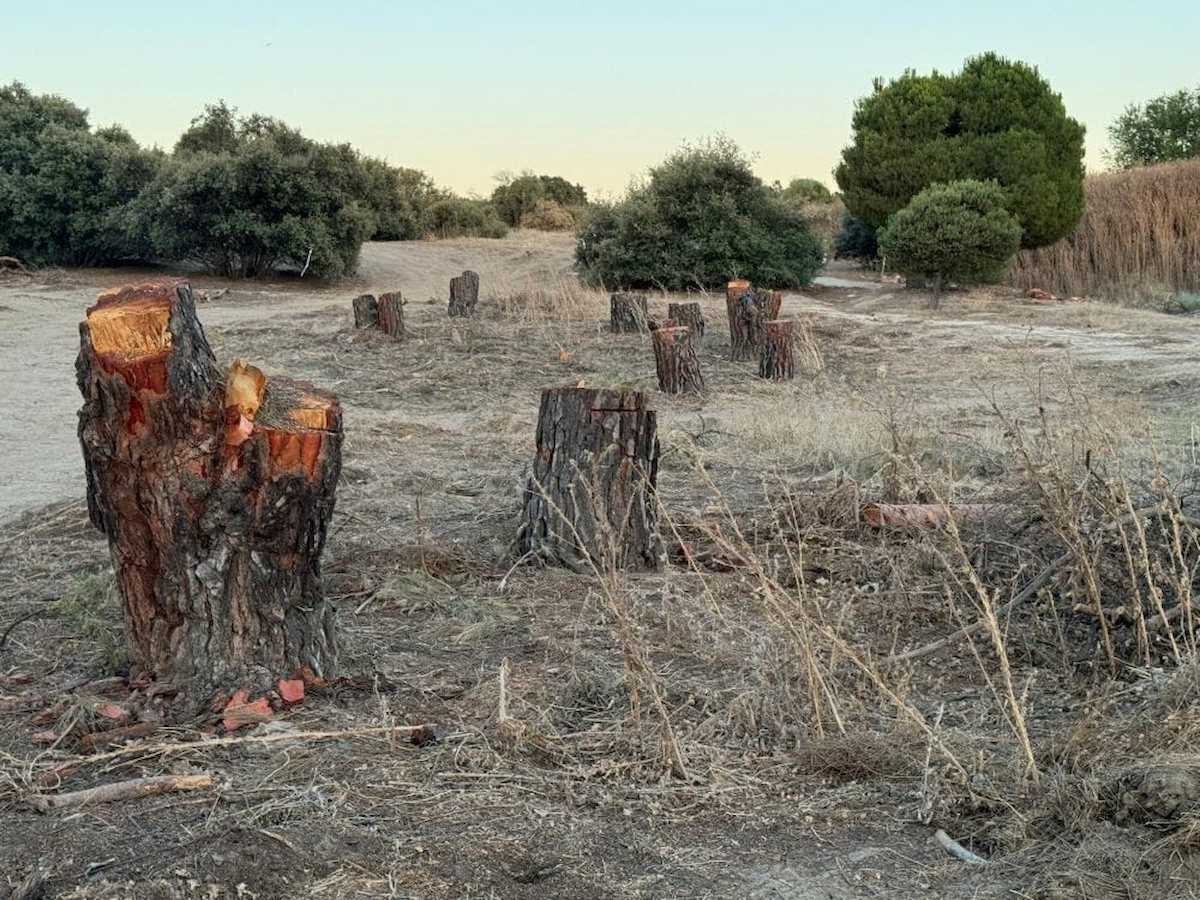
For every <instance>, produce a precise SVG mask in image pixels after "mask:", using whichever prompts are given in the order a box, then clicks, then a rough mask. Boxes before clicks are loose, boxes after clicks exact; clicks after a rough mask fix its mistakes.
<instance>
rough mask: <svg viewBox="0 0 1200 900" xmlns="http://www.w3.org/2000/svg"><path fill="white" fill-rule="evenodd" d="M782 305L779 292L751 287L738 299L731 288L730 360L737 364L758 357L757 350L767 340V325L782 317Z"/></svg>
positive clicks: (728, 300) (728, 297)
mask: <svg viewBox="0 0 1200 900" xmlns="http://www.w3.org/2000/svg"><path fill="white" fill-rule="evenodd" d="M730 284H731V285H732V284H733V283H732V282H731V283H730ZM782 304H783V294H782V293H781V292H780V291H767V290H762V289H755V288H749V289H747V290H745V291H743V292H742V293H741V294H739V295H737V296H736V297H735V296H733V291H732V287H731V289H730V290H729V292H728V293H727V294H726V297H725V305H726V312H727V313H728V316H729V358H730V359H731V360H733V361H735V362H737V361H739V360H747V359H754V358H756V357H757V356H758V348H759V347H760V346H761V345H762V343H763V341H764V340H765V339H766V323H767V322H769V321H771V320H772V319H777V318H779V309H780V306H781V305H782Z"/></svg>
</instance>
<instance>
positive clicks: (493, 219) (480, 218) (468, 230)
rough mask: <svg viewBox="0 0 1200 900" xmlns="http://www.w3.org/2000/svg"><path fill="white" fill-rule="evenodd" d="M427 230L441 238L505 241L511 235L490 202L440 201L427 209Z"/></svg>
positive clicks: (426, 232)
mask: <svg viewBox="0 0 1200 900" xmlns="http://www.w3.org/2000/svg"><path fill="white" fill-rule="evenodd" d="M423 231H424V233H425V234H427V235H431V236H433V237H438V238H449V237H484V238H502V237H504V236H505V235H506V234H508V226H507V225H505V224H504V223H503V222H502V221H501V220H500V217H499V216H498V215H496V208H495V207H494V206H492V204H491V203H489V202H488V201H487V200H469V199H465V198H463V197H451V198H448V199H445V200H438V201H437V202H436V203H433V204H432V205H431V206H430V207H429V208H428V209H427V210H425V218H424V225H423Z"/></svg>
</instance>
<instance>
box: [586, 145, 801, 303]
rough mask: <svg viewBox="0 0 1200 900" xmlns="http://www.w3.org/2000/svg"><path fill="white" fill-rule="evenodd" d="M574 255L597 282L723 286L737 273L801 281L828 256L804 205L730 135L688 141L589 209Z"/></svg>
mask: <svg viewBox="0 0 1200 900" xmlns="http://www.w3.org/2000/svg"><path fill="white" fill-rule="evenodd" d="M575 255H576V260H577V262H578V263H579V266H580V268H581V270H582V273H583V275H584V277H585V278H586V279H587V280H588V281H590V282H592V283H600V284H604V285H607V286H609V287H662V288H666V289H669V290H685V289H690V288H696V287H700V288H714V287H720V286H722V285H724V284H725V283H726V282H727V281H728V280H729V279H730V278H748V279H750V280H751V281H753V282H755V283H756V284H761V285H764V286H770V287H797V286H801V285H805V284H807V283H808V282H809V281H811V280H812V277H813V275H815V274H816V271H817V269H818V268H820V266H821V261H822V252H821V246H820V242H819V241H818V240H817V239H816V238H815V237H813V235H812V233H811V232H810V230H809V228H808V226H807V224H806V223H805V221H804V217H803V216H802V215H801V213H800V212H799V211H798V210H796V209H795V208H793V207H791V206H789V205H788V204H787V203H786V202H784V201H783V200H782V199H780V198H779V197H778V196H777V195H776V194H775V193H773V192H772V191H771V189H770V188H768V187H767V186H766V185H764V184H763V183H762V181H761V180H760V179H759V178H758V177H757V176H755V174H754V172H753V171H752V170H751V168H750V164H749V162H748V161H747V160H746V158H745V157H744V156H743V155H742V153H741V151H740V150H739V149H738V148H737V146H736V145H735V144H733V143H732V142H731V141H729V140H727V139H724V138H718V139H716V140H712V141H708V142H705V143H703V144H701V145H700V146H698V147H687V146H685V147H683V148H682V149H681V150H679V151H678V152H676V153H675V154H674V155H672V156H671V157H669V158H668V159H667V160H666V161H665V162H664V163H663V164H662V165H660V166H658V167H657V168H654V169H652V170H651V171H650V176H649V179H648V180H647V182H646V183H645V184H644V185H642V186H639V187H635V188H633V189H631V190H630V192H629V193H628V195H627V196H626V197H625V199H624V200H622V201H621V202H619V203H615V204H603V205H598V206H596V207H594V208H593V209H591V210H590V211H589V213H588V215H587V216H586V217H585V219H584V224H583V225H582V227H581V228H580V231H579V238H578V242H577V245H576V251H575Z"/></svg>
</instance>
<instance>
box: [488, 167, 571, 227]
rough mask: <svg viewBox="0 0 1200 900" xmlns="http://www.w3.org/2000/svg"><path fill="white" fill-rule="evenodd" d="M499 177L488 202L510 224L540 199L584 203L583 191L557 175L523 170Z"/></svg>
mask: <svg viewBox="0 0 1200 900" xmlns="http://www.w3.org/2000/svg"><path fill="white" fill-rule="evenodd" d="M501 178H502V181H501V184H500V185H499V186H498V187H497V188H496V189H495V190H494V191H493V192H492V204H493V206H495V208H496V212H497V213H498V214H499V216H500V218H501V219H503V220H504V222H505V223H506V224H508V225H512V226H514V227H515V226H517V225H520V224H521V220H522V219H524V218H525V217H526V216H527V215H529V214H531V213H533V211H534V210H535V209H536V208H537V206H538V204H540V203H543V202H550V203H556V204H558V205H559V206H562V207H566V208H568V209H570V208H572V207H582V206H585V205H586V204H587V191H585V190H584V189H583V188H582V187H581V186H580V185H578V184H571V182H569V181H567V180H566V179H565V178H560V177H559V176H557V175H535V174H533V173H532V172H524V173H522V174H521V175H520V176H518V177H516V178H513V177H511V176H501ZM526 227H533V228H536V227H537V226H526ZM552 230H555V229H552Z"/></svg>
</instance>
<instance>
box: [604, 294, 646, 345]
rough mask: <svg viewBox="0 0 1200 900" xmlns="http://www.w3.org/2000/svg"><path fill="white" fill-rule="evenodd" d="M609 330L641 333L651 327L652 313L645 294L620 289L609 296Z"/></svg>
mask: <svg viewBox="0 0 1200 900" xmlns="http://www.w3.org/2000/svg"><path fill="white" fill-rule="evenodd" d="M608 310H609V312H608V318H609V330H611V331H613V332H614V333H617V334H621V333H626V334H634V333H637V334H641V333H642V332H645V331H648V330H649V329H650V313H649V310H648V309H647V307H646V297H645V295H644V294H627V293H624V292H620V291H618V292H617V293H615V294H612V295H611V296H610V297H609V298H608Z"/></svg>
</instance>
